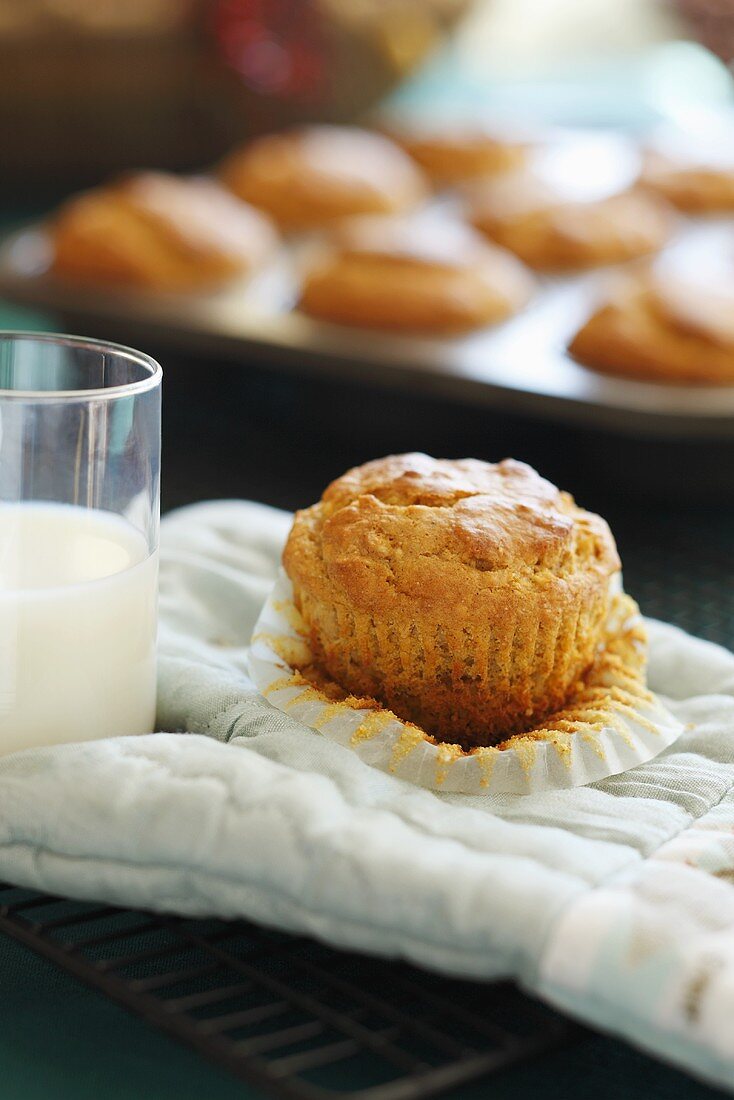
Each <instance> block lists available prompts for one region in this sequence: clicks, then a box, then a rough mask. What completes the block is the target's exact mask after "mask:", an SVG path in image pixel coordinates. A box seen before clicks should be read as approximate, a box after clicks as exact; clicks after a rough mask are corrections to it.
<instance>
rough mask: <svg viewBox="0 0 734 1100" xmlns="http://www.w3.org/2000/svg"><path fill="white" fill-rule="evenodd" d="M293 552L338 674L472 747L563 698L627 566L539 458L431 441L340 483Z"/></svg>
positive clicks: (300, 592)
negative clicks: (490, 457) (449, 456)
mask: <svg viewBox="0 0 734 1100" xmlns="http://www.w3.org/2000/svg"><path fill="white" fill-rule="evenodd" d="M283 563H284V566H285V570H286V572H287V573H288V575H289V577H290V579H291V582H292V584H293V591H294V599H295V603H296V606H297V608H298V610H299V611H300V613H301V615H302V617H303V620H304V622H305V625H306V628H307V630H308V634H309V640H310V644H311V647H312V650H313V653H314V655H315V658H316V662H317V664H318V665H319V667H321V668H322V669H323V670H324V671H325V673H326V674H327V675H328V676H329V677H331V678H332V679H333V680H335V681H336V682H337V683H338V684H339V685H340V686H341V687H342V688H344V689H345V690H347V691H349V692H351V693H353V694H354V695H359V696H368V697H371V698H374V699H376V700H377V701H379V702H380V703H382V704H384V705H385V706H387V707H389V708H390V709H391V710H392V711H393V712H394V713H395V714H396V715H398V716H399V717H400V718H403V719H405V720H407V721H410V722H414V723H416V724H417V725H418V726H420V727H421V728H422V729H424V730H426V731H427V732H428V733H429V734H431V735H433V736H434V737H436V738H437V739H438V740H441V741H448V742H451V743H456V744H460V745H463V746H464V747H469V748H471V747H472V746H477V745H491V744H497V743H500V742H502V741H504V740H505V739H506V738H507V737H509V736H512V735H513V734H516V733H520V732H523V731H525V730H529V729H531V728H533V726H537V725H538V723H539V722H540V721H542V720H543V719H544V718H545V717H547V716H549V715H551V714H552V713H554V712H555V711H558V710H560V709H561V708H562V707H563V706H564V704H565V703H566V701H567V700H568V699H569V697H570V695H571V694H572V693H573V692H574V691H575V690H576V689H577V688H578V686H579V683H580V681H581V679H582V677H583V676H584V674H585V673H586V672H587V671H588V670H589V668H590V667H591V666H592V664H593V662H594V659H595V657H596V656H597V655H598V651H599V648H600V645H601V643H602V640H603V631H604V624H605V622H606V618H607V615H608V611H609V606H610V591H611V585H610V581H611V580H612V578H613V577H614V576H615V575H616V574H617V573H618V571H619V559H618V557H617V552H616V548H615V544H614V540H613V538H612V535H611V532H610V531H609V528H608V527H607V525H606V523H605V522H604V520H602V519H601V518H600V517H599V516H596V515H593V514H592V513H589V512H586V511H584V510H583V509H582V508H579V507H577V506H576V504H575V503H574V501H573V498H572V497H571V496H569V494H567V493H562V492H559V490H557V489H556V488H555V487H554V486H553V485H551V484H550V483H549V482H548V481H545V480H544V479H543V478H541V477H540V476H539V475H538V474H536V473H535V471H534V470H532V469H531V468H530V467H529V466H526V465H524V464H523V463H520V462H515V461H513V460H505V461H503V462H500V463H497V464H489V463H485V462H480V461H477V460H474V459H465V460H459V461H447V460H436V459H433V458H429V457H428V456H426V455H421V454H409V455H397V456H392V457H389V458H385V459H379V460H377V461H375V462H370V463H367V464H366V465H365V466H361V467H358V468H356V469H354V470H350V471H349V472H348V473H346V474H345V475H344V476H343V477H341V478H338V479H337V480H336V481H334V482H333V483H332V484H331V485H330V486H329V487H328V489H327V490H326V491H325V493H324V495H323V497H322V499H321V501H320V502H319V503H318V504H315V505H313V506H312V507H311V508H308V509H305V510H304V511H301V512H298V513H297V514H296V518H295V521H294V524H293V528H292V530H291V533H290V536H289V539H288V543H287V545H286V549H285V552H284V557H283Z"/></svg>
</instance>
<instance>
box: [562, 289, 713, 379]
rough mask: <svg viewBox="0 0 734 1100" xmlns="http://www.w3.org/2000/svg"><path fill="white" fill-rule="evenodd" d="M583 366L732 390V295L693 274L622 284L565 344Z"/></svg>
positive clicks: (611, 292) (624, 374)
mask: <svg viewBox="0 0 734 1100" xmlns="http://www.w3.org/2000/svg"><path fill="white" fill-rule="evenodd" d="M568 350H569V351H570V353H571V355H573V356H574V357H575V358H576V359H578V361H579V362H580V363H583V364H584V366H587V367H591V368H592V369H594V370H598V371H601V372H603V373H605V374H615V375H620V376H624V377H630V378H638V379H642V380H647V379H649V380H652V381H655V382H667V383H672V384H675V383H679V384H683V385H685V384H688V385H708V386H716V385H719V386H721V385H732V384H734V294H732V293H731V290H730V288H729V286H728V285H727V284H726V283H725V282H723V283H720V284H717V283H716V282H713V283H712V282H711V281H708V282H707V281H705V280H702V278H701V277H700V273H698V272H695V271H694V272H692V273H691V275H690V276H685V277H680V276H674V275H664V274H663V273H655V272H652V271H648V272H641V273H639V274H637V275H636V276H634V277H630V278H628V279H625V280H622V281H621V282H619V283H617V284H616V285H615V286H613V287H612V288H611V289H610V292H609V294H608V296H607V298H606V300H604V301H603V302H602V304H601V305H600V306H599V308H598V309H596V310H595V312H594V313H593V314H592V315H591V317H589V319H588V320H587V321H586V322H585V323H584V324H583V325H582V327H581V328H580V329H579V330H578V332H577V333H576V335H575V336H574V337H573V339H572V340H571V343H570V344H569V347H568Z"/></svg>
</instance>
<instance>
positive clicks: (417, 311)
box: [300, 218, 533, 335]
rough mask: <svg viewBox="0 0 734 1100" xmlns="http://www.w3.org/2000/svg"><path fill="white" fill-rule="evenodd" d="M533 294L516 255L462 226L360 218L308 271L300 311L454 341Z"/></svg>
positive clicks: (517, 306) (499, 317) (497, 318)
mask: <svg viewBox="0 0 734 1100" xmlns="http://www.w3.org/2000/svg"><path fill="white" fill-rule="evenodd" d="M532 290H533V280H532V278H531V276H530V275H529V273H528V272H527V271H525V269H524V268H523V267H522V265H521V264H520V262H519V261H518V260H516V259H515V257H514V256H511V255H510V254H509V253H507V252H504V251H502V250H501V249H499V248H496V247H493V246H492V245H489V244H486V243H485V242H484V241H483V240H482V238H481V237H480V236H479V235H478V234H476V233H475V232H474V231H473V230H471V229H470V228H469V227H468V226H466V225H463V224H462V223H460V222H448V221H445V222H435V221H434V222H423V223H421V222H420V221H411V220H409V219H401V218H359V219H355V220H354V221H352V222H349V223H348V224H346V225H344V226H342V228H341V230H340V232H339V233H338V235H337V237H336V239H335V241H334V243H333V244H331V245H329V246H327V247H325V248H323V249H322V250H321V251H320V253H319V255H318V258H317V259H316V260H315V262H313V263H312V265H311V267H310V269H309V270H308V271H307V272H306V274H305V277H304V281H303V290H302V294H301V300H300V308H301V309H302V310H303V311H304V312H305V313H308V314H310V315H311V316H312V317H318V318H320V319H323V320H327V321H334V322H337V323H339V324H347V325H359V326H364V327H368V328H381V329H392V330H398V331H404V332H424V333H431V334H434V335H451V334H454V333H461V332H467V331H469V330H470V329H475V328H479V327H481V326H482V325H489V324H494V323H496V322H498V321H502V320H504V319H505V318H506V317H509V316H510V315H511V314H513V313H515V312H517V310H518V309H520V308H521V307H522V306H523V305H524V304H525V303H526V302H527V300H528V298H529V297H530V295H531V293H532Z"/></svg>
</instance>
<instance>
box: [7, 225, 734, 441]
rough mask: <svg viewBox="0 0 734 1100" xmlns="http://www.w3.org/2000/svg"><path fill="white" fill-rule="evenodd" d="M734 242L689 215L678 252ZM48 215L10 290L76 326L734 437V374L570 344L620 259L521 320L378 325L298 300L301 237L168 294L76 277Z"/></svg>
mask: <svg viewBox="0 0 734 1100" xmlns="http://www.w3.org/2000/svg"><path fill="white" fill-rule="evenodd" d="M729 251H731V252H732V255H734V230H733V229H732V223H731V222H729V223H722V222H721V221H717V222H703V223H699V224H698V225H695V226H694V225H693V224H689V225H688V226H687V227H684V228H683V231H682V233H681V234H680V236H679V237H678V238H677V239H676V241H675V242H674V243H673V244H672V245H671V246H670V248H669V249H668V250H667V252H666V254H665V255H666V258H667V257H670V258H673V259H676V258H677V259H678V260H680V259H681V258H683V259H684V261H686V262H693V263H695V264H697V265H698V264H700V263H707V264H708V263H710V262H716V261H715V259H714V260H712V257H716V256H717V255H718V256H719V257H720V256H721V255H723V254H724V253H726V252H729ZM49 260H50V246H49V241H48V238H47V236H46V234H45V232H44V230H43V228H42V227H38V226H35V227H30V228H28V229H26V230H22V231H20V232H19V233H16V234H15V235H14V236H12V237H10V238H8V239H7V240H6V241H5V243H4V244H3V245H2V247H1V248H0V295H2V296H4V297H6V298H8V299H10V300H11V301H14V302H16V303H19V304H21V305H25V306H36V307H41V308H43V309H50V310H53V311H57V312H59V313H60V314H61V315H62V316H63V318H64V321H65V323H66V324H67V326H68V325H69V323H72V324H73V325H74V327H75V328H76V330H77V331H79V332H83V331H84V330H85V328H87V327H90V329H93V331H94V332H95V333H96V334H99V333H100V332H101V331H105V332H108V333H109V336H110V338H113V337H114V338H117V339H123V340H125V341H126V342H128V343H132V344H138V345H141V346H145V345H146V344H147V343H150V344H151V345H155V346H156V347H158V348H162V347H165V346H170V347H171V348H172V349H174V348H178V349H182V350H185V351H186V353H187V354H188V355H197V356H198V355H201V356H202V357H203V356H206V357H208V358H210V359H211V358H216V359H218V360H223V361H231V362H232V364H233V366H236V365H237V364H240V365H244V364H246V363H247V362H248V361H250V362H251V361H253V359H256V360H257V362H258V363H260V364H266V365H271V366H272V367H273V368H281V369H289V370H295V371H302V372H313V373H321V374H327V375H332V376H334V375H337V376H341V377H350V378H359V379H362V380H366V381H368V382H369V381H372V382H374V383H376V384H380V385H387V386H399V387H401V388H403V389H408V390H416V391H417V390H420V391H422V392H432V393H435V394H436V395H439V396H445V397H449V398H451V399H453V400H457V401H460V402H463V403H468V404H471V405H474V406H476V405H484V406H489V407H493V408H497V409H504V410H507V411H511V412H516V413H520V414H525V415H528V416H532V417H535V418H542V419H546V420H557V421H565V422H574V423H582V424H584V425H586V426H588V427H590V428H594V427H600V428H608V429H612V430H615V431H621V432H624V433H627V434H631V435H636V436H643V437H645V436H651V435H657V436H666V437H668V438H732V437H734V386H724V387H722V386H718V387H715V386H714V387H712V386H706V387H703V386H675V385H670V386H666V385H662V384H657V383H648V382H636V381H632V380H628V379H624V378H613V377H608V376H604V375H602V374H597V373H595V372H594V371H592V370H589V369H587V368H585V367H583V366H582V365H580V364H579V363H577V362H575V361H574V360H573V359H571V358H570V357H569V356H568V355H567V354H566V352H565V347H566V344H567V342H568V340H569V339H570V337H571V336H572V335H573V333H574V332H575V330H576V329H577V328H578V326H579V325H580V324H581V323H582V321H583V320H584V318H585V317H586V316H587V315H588V313H589V312H590V311H591V309H592V307H593V304H594V302H595V300H596V299H597V297H598V295H599V291H600V287H601V286H602V285H603V283H604V281H605V280H606V279H608V277H609V271H608V269H607V270H599V271H595V272H593V273H591V274H586V275H583V276H577V277H573V278H568V279H545V280H541V281H540V289H539V292H538V293H537V295H536V296H535V298H534V300H533V301H532V302H531V303H530V305H529V306H528V307H527V308H526V309H525V310H523V311H522V313H520V314H519V315H518V316H516V317H514V318H513V319H511V320H510V321H508V322H506V323H504V324H502V325H499V326H496V327H494V328H491V329H485V330H482V331H480V332H477V333H474V334H472V335H469V336H465V337H460V338H452V339H436V338H427V337H421V338H417V337H412V336H403V335H394V334H388V333H380V332H372V331H367V330H363V329H357V328H347V327H343V326H338V325H332V324H325V323H323V322H318V321H314V320H311V319H310V318H308V317H306V316H304V315H302V314H300V313H299V312H298V311H297V310H296V309H294V302H295V299H296V286H297V268H298V261H299V257H298V250H297V249H296V250H295V251H294V250H293V249H288V250H285V249H284V250H283V254H282V255H281V257H280V258H279V260H278V261H277V262H276V263H275V264H274V265H273V266H272V267H271V268H270V269H269V270H268V271H266V272H264V273H263V274H262V275H260V276H258V277H257V278H256V279H255V280H254V281H251V282H250V283H249V284H238V285H234V286H232V287H230V288H228V289H227V290H226V291H224V292H218V293H216V294H208V295H195V296H194V295H176V296H173V295H164V294H153V293H141V292H131V291H124V292H123V291H114V292H113V291H110V290H100V289H97V288H96V287H95V288H90V287H84V286H82V285H71V284H69V283H63V282H61V281H60V280H58V279H55V278H53V276H52V275H50V274H49V273H48V266H49Z"/></svg>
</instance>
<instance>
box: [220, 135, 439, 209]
mask: <svg viewBox="0 0 734 1100" xmlns="http://www.w3.org/2000/svg"><path fill="white" fill-rule="evenodd" d="M221 174H222V179H223V180H224V182H225V184H226V185H227V186H229V187H231V188H232V189H233V190H234V191H235V193H236V194H238V195H240V197H241V198H243V199H246V200H247V201H248V202H251V203H253V205H255V206H259V207H262V208H263V209H264V210H267V211H268V212H269V213H270V214H272V215H273V217H275V218H276V220H277V221H279V222H280V223H282V224H283V225H286V226H292V227H296V228H297V227H301V226H303V227H308V226H312V225H320V224H323V223H326V222H328V221H333V220H336V219H338V218H342V217H348V216H349V215H351V214H358V213H372V212H374V213H380V212H383V211H391V210H404V209H408V208H409V207H412V206H416V205H417V204H418V203H420V202H421V201H422V200H423V199H424V198H425V197H426V195H427V192H428V188H427V184H426V182H425V179H424V177H423V175H422V174H421V171H420V169H419V168H418V167H417V165H416V164H415V163H414V162H413V161H412V160H411V158H410V157H409V156H408V154H407V153H405V152H403V150H402V149H400V148H399V147H398V146H397V145H395V144H394V143H393V142H392V141H390V140H389V138H387V137H385V136H384V135H382V134H377V133H373V132H371V131H369V130H360V129H358V128H357V127H351V126H327V125H320V126H316V125H314V126H303V127H300V128H296V129H292V130H286V131H284V132H282V133H275V134H267V135H265V136H264V137H261V138H257V139H256V140H255V141H252V142H250V144H249V145H246V146H245V147H244V148H242V149H238V150H235V151H234V153H232V154H231V155H230V156H229V157H228V158H227V159H226V160H225V161H224V164H223V165H222V169H221Z"/></svg>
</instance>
